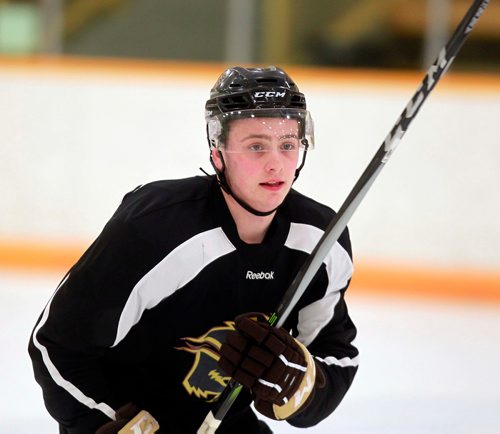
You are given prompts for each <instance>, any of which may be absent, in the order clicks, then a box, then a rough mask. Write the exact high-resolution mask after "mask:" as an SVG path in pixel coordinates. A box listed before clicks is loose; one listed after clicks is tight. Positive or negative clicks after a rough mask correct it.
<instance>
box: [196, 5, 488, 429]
mask: <svg viewBox="0 0 500 434" xmlns="http://www.w3.org/2000/svg"><path fill="white" fill-rule="evenodd" d="M488 4H489V0H475V1H474V2H473V3H472V5H471V6H470V8H469V9H468V11H467V12H466V14H465V15H464V17H463V18H462V20H461V21H460V23H459V24H458V26H457V28H456V29H455V31H454V32H453V35H452V36H451V38H450V40H449V41H448V42H447V44H446V45H445V46H444V47H443V48H442V49H441V51H440V52H439V55H438V57H437V59H436V60H435V62H434V63H433V64H432V65H431V66H430V68H429V69H428V70H427V73H426V75H425V77H424V79H423V80H422V83H421V84H420V86H419V87H418V88H417V91H416V92H415V94H414V95H413V97H412V98H411V100H410V101H409V103H408V104H407V106H406V107H405V109H404V110H403V112H402V113H401V115H400V116H399V118H398V119H397V121H396V123H395V125H394V127H393V128H392V129H391V131H390V132H389V134H388V135H387V137H386V139H385V140H384V142H383V143H382V145H381V146H380V148H379V149H378V151H377V152H376V153H375V155H374V157H373V158H372V160H371V161H370V163H369V164H368V166H367V167H366V169H365V171H364V172H363V174H362V175H361V177H360V178H359V180H358V181H357V182H356V184H355V185H354V187H353V189H352V190H351V192H350V193H349V195H348V196H347V198H346V200H345V201H344V203H343V204H342V206H341V207H340V209H339V211H338V213H337V214H336V215H335V216H334V218H333V219H332V221H331V222H330V224H329V225H328V227H327V228H326V229H325V232H324V233H323V236H322V237H321V238H320V240H319V241H318V243H317V245H316V247H315V248H314V250H313V251H312V252H311V254H310V255H309V257H308V259H307V260H306V261H305V262H304V264H303V265H302V267H301V268H300V270H299V271H298V273H297V275H296V276H295V278H294V280H293V281H292V283H291V284H290V286H289V287H288V289H287V291H286V292H285V294H284V296H283V298H282V300H281V302H280V304H279V306H278V307H277V309H276V312H275V313H273V314H272V315H271V318H270V320H269V322H270V323H271V324H272V325H276V326H278V327H279V326H282V325H283V323H284V322H285V320H286V319H287V318H288V316H289V314H290V312H291V311H292V310H293V308H294V307H295V305H296V304H297V302H298V301H299V299H300V298H301V297H302V295H303V294H304V292H305V290H306V289H307V287H308V286H309V284H310V283H311V280H312V279H313V277H314V276H315V274H316V273H317V271H318V270H319V268H320V266H321V264H322V263H323V260H324V259H325V258H326V256H327V255H328V252H329V251H330V249H331V248H332V247H333V245H334V244H335V243H336V242H337V240H338V239H339V237H340V235H341V234H342V232H343V231H344V230H345V228H346V227H347V223H348V222H349V220H350V219H351V217H352V215H353V214H354V212H355V211H356V209H357V208H358V206H359V204H360V203H361V201H362V200H363V198H364V197H365V195H366V193H367V192H368V190H369V189H370V188H371V186H372V184H373V182H374V181H375V179H376V178H377V176H378V175H379V173H380V172H381V170H382V168H383V167H384V166H385V163H387V161H388V160H389V158H390V157H391V155H392V153H393V152H394V150H395V149H396V147H397V146H398V144H399V142H400V141H401V139H402V137H403V136H404V134H405V133H406V130H407V129H408V127H409V125H410V123H411V122H412V121H413V119H414V118H415V116H416V115H417V113H418V112H419V110H420V108H421V107H422V104H423V103H424V101H425V100H426V99H427V97H428V96H429V94H430V93H431V92H432V90H433V89H434V87H435V86H436V84H437V83H438V82H439V80H440V79H441V77H442V76H443V75H444V74H445V73H446V71H447V70H448V68H449V67H450V65H451V63H452V62H453V60H454V59H455V57H456V55H457V54H458V52H459V51H460V48H462V45H463V44H464V42H465V40H466V39H467V37H468V36H469V34H470V32H471V30H472V28H473V27H474V25H475V24H476V22H477V20H478V19H479V17H480V16H481V15H482V13H483V12H484V10H485V9H486V7H487V6H488ZM240 390H241V385H239V384H238V383H236V382H231V383H230V385H228V386H227V387H226V389H225V390H224V392H223V393H222V394H221V396H220V397H219V401H218V405H217V406H216V409H214V411H213V412H210V414H209V416H210V417H214V418H215V419H216V420H217V421H219V423H220V421H222V419H223V418H224V416H225V415H226V413H227V412H228V411H229V408H230V407H231V405H232V403H233V402H234V400H235V399H236V397H237V396H238V394H239V392H240ZM202 427H203V425H202ZM214 432H215V429H214V430H213V431H210V430H202V428H200V430H199V431H198V434H213V433H214Z"/></svg>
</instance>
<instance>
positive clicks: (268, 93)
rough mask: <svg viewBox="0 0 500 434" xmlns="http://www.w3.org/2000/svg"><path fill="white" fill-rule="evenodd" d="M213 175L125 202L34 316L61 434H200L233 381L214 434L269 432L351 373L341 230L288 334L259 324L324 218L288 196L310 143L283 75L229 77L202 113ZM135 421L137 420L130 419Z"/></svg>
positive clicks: (319, 401) (38, 372) (334, 394)
mask: <svg viewBox="0 0 500 434" xmlns="http://www.w3.org/2000/svg"><path fill="white" fill-rule="evenodd" d="M206 121H207V135H208V141H209V146H210V161H211V163H212V165H213V167H214V169H215V172H216V175H215V176H199V177H192V178H187V179H180V180H170V181H157V182H153V183H150V184H147V185H144V186H141V187H138V188H136V189H135V190H133V191H132V192H130V193H128V194H127V195H125V197H124V199H123V201H122V203H121V205H120V206H119V207H118V209H117V211H116V212H115V214H114V215H113V216H112V218H111V219H110V221H109V222H108V223H107V224H106V226H105V227H104V229H103V231H102V233H101V234H100V235H99V237H98V238H97V239H96V240H95V241H94V243H93V244H92V245H91V246H90V247H89V249H88V250H87V251H86V252H85V253H84V254H83V256H82V257H81V258H80V260H79V261H78V262H77V263H76V264H75V265H74V266H73V267H72V268H71V269H70V270H69V272H68V273H67V275H66V276H65V278H64V279H63V281H62V282H61V283H60V285H59V286H58V288H57V290H56V292H55V294H54V295H53V297H52V298H51V299H50V301H49V302H48V304H47V306H46V308H45V309H44V311H43V312H42V314H41V316H40V318H39V320H38V322H37V324H36V326H35V328H34V330H33V334H32V336H31V340H30V345H29V353H30V356H31V359H32V362H33V367H34V372H35V378H36V380H37V381H38V383H39V384H40V386H41V387H42V390H43V397H44V401H45V405H46V407H47V409H48V411H49V413H50V414H51V415H52V417H54V418H55V419H56V420H57V421H58V423H59V426H60V432H61V433H71V434H77V433H93V432H97V433H99V434H107V433H116V432H118V431H119V430H120V429H122V427H124V426H125V427H126V429H127V430H128V431H127V432H140V431H133V430H134V429H136V428H134V427H137V426H138V423H137V419H138V418H140V417H142V415H144V412H142V413H140V414H139V416H137V414H138V413H139V411H140V410H145V411H147V412H148V413H147V414H146V417H147V418H148V417H149V418H150V420H152V419H151V417H150V416H148V414H149V415H151V416H152V418H154V419H155V420H156V421H157V422H158V423H159V426H160V428H159V430H158V431H157V432H160V433H167V434H174V433H181V434H187V433H195V432H196V431H197V429H198V427H199V426H200V424H201V423H202V421H203V419H204V418H205V416H206V414H207V413H208V411H209V410H211V409H212V407H213V405H214V402H216V401H217V398H218V397H219V395H220V393H221V392H222V390H223V389H224V387H225V386H226V385H227V383H228V381H229V379H230V378H231V377H232V378H234V379H236V380H237V381H238V382H240V383H241V384H243V386H244V391H243V392H242V393H241V394H240V396H239V398H238V399H237V400H236V402H235V403H234V405H233V406H232V408H231V410H230V411H229V413H228V414H227V416H226V417H225V418H224V420H223V422H222V424H221V425H220V427H219V429H218V431H217V432H218V433H221V434H224V433H226V434H227V433H240V434H245V433H248V434H256V433H270V432H271V430H270V429H269V427H268V426H267V425H266V424H265V423H264V422H263V421H262V420H259V418H258V414H256V413H254V411H253V410H252V408H251V407H250V404H251V403H252V401H253V403H254V407H255V409H256V410H257V412H259V413H261V414H263V415H265V416H267V417H270V418H273V419H277V420H286V422H287V423H289V424H291V425H293V426H297V427H309V426H312V425H315V424H317V423H318V422H320V421H321V420H323V419H324V418H325V417H327V416H328V415H329V414H331V413H332V412H333V411H334V409H335V408H336V407H337V405H338V404H339V403H340V401H341V400H342V398H343V397H344V395H345V393H346V392H347V390H348V388H349V386H350V384H351V382H352V380H353V377H354V375H355V373H356V370H357V364H358V362H357V360H358V351H357V349H356V348H355V347H354V346H353V345H352V341H353V339H354V337H355V335H356V329H355V327H354V325H353V323H352V322H351V320H350V318H349V315H348V312H347V307H346V303H345V300H344V293H345V291H346V289H347V287H348V285H349V281H350V278H351V274H352V259H351V246H350V241H349V235H348V232H347V230H346V231H345V232H344V233H343V234H342V236H341V237H340V239H339V240H338V242H337V243H336V244H335V246H334V247H333V248H332V249H331V251H330V253H329V255H328V256H327V258H326V259H325V261H324V263H323V265H322V267H321V268H320V270H319V271H318V273H317V275H316V277H315V278H314V280H313V282H312V283H311V285H310V287H309V288H308V289H307V291H306V293H305V294H304V296H303V297H302V299H301V300H300V301H299V303H298V305H297V306H296V307H295V308H294V310H293V312H292V313H291V315H290V316H289V317H288V319H287V321H286V322H285V324H284V327H283V328H273V327H270V326H268V325H267V322H266V314H269V313H271V312H273V311H274V309H275V308H276V306H277V304H278V302H279V301H280V299H281V297H282V295H283V293H284V292H285V290H286V288H287V287H288V286H289V284H290V283H291V281H292V279H293V278H294V276H295V274H296V272H297V270H298V269H299V268H300V266H301V264H302V263H303V262H304V261H305V259H306V258H307V255H308V254H309V253H310V252H311V251H312V249H313V248H314V245H315V244H316V242H317V241H318V240H319V238H320V237H321V235H322V233H323V230H324V229H325V227H326V226H327V224H328V223H329V222H330V220H331V218H332V216H333V215H334V213H333V211H332V210H331V209H330V208H328V207H326V206H324V205H322V204H320V203H318V202H316V201H314V200H312V199H310V198H308V197H306V196H304V195H301V194H300V193H298V192H297V191H295V190H293V189H292V188H291V187H292V184H293V182H294V181H295V179H296V178H297V177H298V175H299V172H300V170H301V168H302V166H303V164H304V161H305V157H306V154H307V152H308V151H309V150H310V149H312V147H313V146H314V141H313V125H312V121H311V118H310V115H309V112H308V111H307V108H306V101H305V97H304V95H303V94H302V93H300V92H299V89H298V87H297V86H296V85H295V84H294V83H293V81H292V80H291V78H290V77H289V76H288V75H287V74H286V73H285V72H284V71H283V70H281V69H279V68H275V67H270V68H248V69H245V68H241V67H234V68H230V69H228V70H227V71H225V72H224V73H223V74H222V75H221V76H220V78H219V79H218V81H217V82H216V84H215V86H214V87H213V89H212V90H211V95H210V99H209V100H208V101H207V103H206ZM136 416H137V417H136Z"/></svg>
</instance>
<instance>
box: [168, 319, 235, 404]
mask: <svg viewBox="0 0 500 434" xmlns="http://www.w3.org/2000/svg"><path fill="white" fill-rule="evenodd" d="M224 324H225V325H224V326H220V327H214V328H212V329H210V330H209V331H208V332H207V333H205V334H204V335H202V336H200V337H197V338H190V337H187V338H182V340H183V341H184V346H182V347H177V348H176V349H177V350H181V351H187V352H189V353H192V354H194V355H195V359H194V363H193V366H192V368H191V369H190V370H189V372H188V374H187V375H186V377H185V378H184V381H183V382H182V384H183V386H184V388H185V389H186V390H187V392H188V393H189V394H190V395H194V396H196V397H198V398H201V399H205V400H206V401H207V402H213V401H216V400H217V398H218V397H219V395H220V394H221V392H222V391H223V390H224V388H225V387H226V385H227V384H228V383H229V380H230V377H226V376H225V374H224V373H223V372H222V371H221V370H220V369H219V367H218V365H217V361H218V360H219V349H220V347H221V342H223V341H224V339H225V336H226V333H227V332H228V331H229V330H234V323H233V322H229V321H226V322H225V323H224Z"/></svg>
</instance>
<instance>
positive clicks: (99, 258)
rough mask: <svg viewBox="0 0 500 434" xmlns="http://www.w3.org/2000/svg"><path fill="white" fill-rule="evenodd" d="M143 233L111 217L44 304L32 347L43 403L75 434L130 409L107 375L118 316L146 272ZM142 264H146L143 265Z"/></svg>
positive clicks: (35, 329)
mask: <svg viewBox="0 0 500 434" xmlns="http://www.w3.org/2000/svg"><path fill="white" fill-rule="evenodd" d="M141 243H142V240H141V239H140V237H139V235H138V234H136V233H134V231H133V230H132V228H131V227H130V225H127V224H125V223H123V222H122V221H120V220H119V219H117V218H113V219H111V220H110V222H109V223H108V224H107V225H106V227H105V228H104V230H103V232H102V233H101V234H100V236H99V237H98V238H97V239H96V241H95V242H94V243H93V244H92V245H91V246H90V248H89V249H88V250H87V251H86V252H85V253H84V255H83V256H82V257H81V258H80V260H79V261H78V262H77V263H76V264H75V265H74V266H73V267H72V268H71V270H70V271H69V272H68V274H67V275H66V277H65V278H64V279H63V281H62V282H61V283H60V285H59V286H58V288H57V289H56V291H55V293H54V294H53V296H52V297H51V299H50V300H49V302H48V303H47V305H46V307H45V309H44V310H43V312H42V314H41V315H40V318H39V319H38V322H37V324H36V326H35V328H34V330H33V333H32V335H31V338H30V343H29V354H30V357H31V359H32V363H33V368H34V373H35V378H36V380H37V382H38V383H39V384H40V386H41V387H42V391H43V397H44V401H45V405H46V407H47V409H48V411H49V413H50V414H51V416H52V417H54V418H55V419H56V420H57V421H58V422H59V423H60V424H62V425H63V426H65V427H66V428H67V429H68V430H69V432H71V433H80V432H95V429H96V428H97V427H99V426H101V425H102V424H103V423H105V422H106V421H109V420H110V419H114V417H115V409H117V408H119V407H120V406H121V405H123V404H125V403H124V402H121V401H120V398H118V397H116V396H113V394H112V393H111V392H110V388H109V387H108V384H107V381H106V378H105V375H104V373H103V372H102V364H101V360H102V355H103V353H104V352H105V350H106V349H108V348H109V347H111V346H112V344H113V342H114V339H115V336H116V332H117V325H118V322H119V318H120V313H121V311H122V309H123V307H124V304H125V303H126V300H127V297H128V295H129V293H130V291H131V289H132V287H133V285H134V283H135V282H136V281H137V280H138V279H139V278H140V277H141V275H142V274H143V270H141V269H140V267H139V266H138V265H136V264H135V261H134V258H135V257H136V256H137V255H140V254H141V250H144V249H141ZM143 263H144V261H141V264H143Z"/></svg>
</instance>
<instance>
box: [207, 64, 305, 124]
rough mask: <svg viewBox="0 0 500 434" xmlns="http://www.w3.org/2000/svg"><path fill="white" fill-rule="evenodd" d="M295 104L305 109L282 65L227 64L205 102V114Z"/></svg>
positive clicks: (288, 106)
mask: <svg viewBox="0 0 500 434" xmlns="http://www.w3.org/2000/svg"><path fill="white" fill-rule="evenodd" d="M263 108H294V109H303V110H306V108H307V106H306V99H305V97H304V95H303V94H302V93H301V92H299V88H298V87H297V85H296V84H295V83H294V82H293V81H292V79H291V78H290V77H289V76H288V74H287V73H286V72H285V71H283V70H282V69H281V68H277V67H275V66H270V67H268V68H242V67H240V66H235V67H233V68H229V69H227V70H226V71H224V73H223V74H222V75H221V76H220V77H219V79H218V80H217V82H216V83H215V85H214V87H213V88H212V90H211V91H210V99H209V100H208V101H207V103H206V105H205V114H206V117H213V116H216V115H218V114H220V113H227V112H232V111H235V110H248V109H263Z"/></svg>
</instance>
